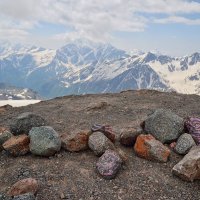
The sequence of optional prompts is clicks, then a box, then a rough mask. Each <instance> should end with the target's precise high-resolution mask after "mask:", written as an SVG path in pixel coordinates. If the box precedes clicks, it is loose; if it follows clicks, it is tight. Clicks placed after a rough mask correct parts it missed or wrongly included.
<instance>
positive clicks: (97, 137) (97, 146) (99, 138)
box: [88, 132, 115, 156]
mask: <svg viewBox="0 0 200 200" xmlns="http://www.w3.org/2000/svg"><path fill="white" fill-rule="evenodd" d="M88 145H89V148H90V149H91V150H92V151H93V152H94V153H95V155H97V156H101V155H102V154H103V153H104V152H105V151H106V150H108V149H115V146H114V144H113V143H112V142H111V141H110V140H109V139H108V138H107V137H106V136H105V135H104V134H103V133H101V132H94V133H93V134H92V135H90V137H89V141H88Z"/></svg>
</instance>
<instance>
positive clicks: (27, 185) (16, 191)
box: [8, 178, 39, 196]
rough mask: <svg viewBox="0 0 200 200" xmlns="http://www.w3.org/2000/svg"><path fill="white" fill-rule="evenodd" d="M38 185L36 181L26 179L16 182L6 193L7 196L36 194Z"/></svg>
mask: <svg viewBox="0 0 200 200" xmlns="http://www.w3.org/2000/svg"><path fill="white" fill-rule="evenodd" d="M38 189H39V185H38V182H37V180H36V179H33V178H26V179H22V180H20V181H18V182H16V183H15V184H14V185H13V186H12V187H11V188H10V190H9V191H8V195H9V196H19V195H22V194H26V193H32V194H36V193H37V191H38Z"/></svg>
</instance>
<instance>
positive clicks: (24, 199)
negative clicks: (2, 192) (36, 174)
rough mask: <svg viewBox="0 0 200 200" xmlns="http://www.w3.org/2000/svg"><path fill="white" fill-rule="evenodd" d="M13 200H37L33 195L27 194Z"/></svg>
mask: <svg viewBox="0 0 200 200" xmlns="http://www.w3.org/2000/svg"><path fill="white" fill-rule="evenodd" d="M12 200H35V196H34V195H33V194H32V193H26V194H22V195H19V196H15V197H14V198H13V199H12Z"/></svg>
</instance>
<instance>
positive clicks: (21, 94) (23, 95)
mask: <svg viewBox="0 0 200 200" xmlns="http://www.w3.org/2000/svg"><path fill="white" fill-rule="evenodd" d="M33 99H34V100H41V97H40V96H39V95H38V94H37V92H34V91H33V90H31V89H28V88H19V87H15V86H10V85H7V84H5V83H0V100H33Z"/></svg>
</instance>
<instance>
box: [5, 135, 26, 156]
mask: <svg viewBox="0 0 200 200" xmlns="http://www.w3.org/2000/svg"><path fill="white" fill-rule="evenodd" d="M29 143H30V139H29V137H28V136H27V135H25V134H24V135H19V136H13V137H11V138H10V139H9V140H7V141H6V142H5V143H4V144H3V148H4V149H5V150H6V151H7V152H9V153H10V154H11V155H13V156H20V155H25V154H26V153H28V152H29Z"/></svg>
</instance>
